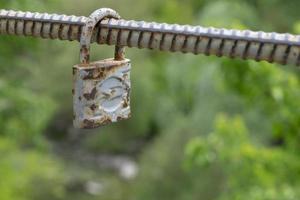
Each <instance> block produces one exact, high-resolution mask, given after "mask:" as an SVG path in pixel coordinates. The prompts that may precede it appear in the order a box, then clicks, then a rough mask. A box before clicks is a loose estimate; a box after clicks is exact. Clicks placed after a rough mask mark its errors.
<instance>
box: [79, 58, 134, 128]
mask: <svg viewBox="0 0 300 200" xmlns="http://www.w3.org/2000/svg"><path fill="white" fill-rule="evenodd" d="M130 68H131V63H130V60H128V59H125V60H122V61H116V60H114V59H106V60H102V61H98V62H94V63H90V64H89V66H86V64H79V65H76V66H74V68H73V74H74V113H75V116H74V125H75V126H76V127H80V128H96V127H99V126H102V125H105V124H108V123H112V122H117V121H120V120H123V119H128V118H129V117H130V106H129V105H130V87H131V86H130Z"/></svg>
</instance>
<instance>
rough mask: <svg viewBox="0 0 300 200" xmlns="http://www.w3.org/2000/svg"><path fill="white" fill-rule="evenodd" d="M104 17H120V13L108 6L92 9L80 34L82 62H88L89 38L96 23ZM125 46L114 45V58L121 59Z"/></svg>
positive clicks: (90, 38)
mask: <svg viewBox="0 0 300 200" xmlns="http://www.w3.org/2000/svg"><path fill="white" fill-rule="evenodd" d="M104 18H114V19H120V18H121V17H120V15H119V14H118V13H117V12H116V11H115V10H112V9H110V8H100V9H98V10H96V11H94V12H93V13H92V14H91V15H90V16H89V17H88V20H87V21H86V22H85V25H84V27H83V29H82V33H81V36H80V62H81V63H82V64H88V63H90V48H91V40H92V36H93V32H94V29H95V27H96V25H97V24H98V23H99V22H100V21H102V20H103V19H104ZM124 54H125V47H120V46H116V47H115V60H123V59H124Z"/></svg>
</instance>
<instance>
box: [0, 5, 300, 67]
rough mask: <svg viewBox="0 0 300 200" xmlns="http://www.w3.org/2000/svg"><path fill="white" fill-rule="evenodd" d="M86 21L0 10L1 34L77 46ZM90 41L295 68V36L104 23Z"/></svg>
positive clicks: (299, 42) (299, 50) (299, 39)
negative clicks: (53, 40) (70, 43)
mask: <svg viewBox="0 0 300 200" xmlns="http://www.w3.org/2000/svg"><path fill="white" fill-rule="evenodd" d="M86 20H87V17H83V16H81V17H77V16H67V15H58V14H47V13H31V12H21V11H12V10H0V34H8V35H18V36H33V37H41V38H46V39H60V40H69V41H73V40H77V41H79V38H80V34H81V30H82V27H83V26H84V24H85V22H86ZM93 42H97V43H99V44H108V45H116V44H117V45H120V46H128V47H137V48H148V49H158V50H162V51H171V52H183V53H194V54H205V55H216V56H219V57H220V56H226V57H230V58H241V59H253V60H256V61H262V60H265V61H268V62H271V63H273V62H275V63H279V64H284V65H285V64H291V65H296V66H299V65H300V36H299V35H291V34H288V33H285V34H279V33H265V32H262V31H259V32H254V31H249V30H243V31H241V30H232V29H218V28H212V27H209V28H205V27H201V26H190V25H178V24H166V23H156V22H150V23H149V22H144V21H133V20H130V21H127V20H116V19H105V20H103V21H102V22H101V23H100V24H99V26H97V28H96V30H95V31H94V36H93Z"/></svg>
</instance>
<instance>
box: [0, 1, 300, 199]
mask: <svg viewBox="0 0 300 200" xmlns="http://www.w3.org/2000/svg"><path fill="white" fill-rule="evenodd" d="M133 4H134V6H135V9H132V5H133ZM78 5H80V6H78ZM0 6H1V8H6V9H16V10H17V9H21V10H31V11H40V12H43V11H47V12H54V11H55V12H58V13H69V14H76V15H87V13H90V12H91V10H93V9H95V7H97V8H98V7H112V8H114V9H116V10H118V11H119V12H120V14H121V15H122V16H123V17H124V18H126V19H138V20H153V21H160V22H168V23H181V24H184V23H187V24H201V25H206V26H216V27H225V28H239V29H245V28H251V29H254V30H259V29H261V30H265V31H278V32H292V33H293V32H294V33H299V24H300V22H299V20H298V12H299V11H298V7H299V6H300V2H299V1H298V0H290V1H288V2H283V1H279V0H264V1H260V0H251V1H250V0H217V1H208V0H187V1H180V0H166V1H158V0H154V1H146V0H140V1H133V0H124V1H122V2H120V1H111V0H110V1H108V0H107V1H106V0H104V1H101V5H99V2H98V1H96V0H87V1H84V3H83V2H82V1H81V0H65V1H63V2H58V1H56V0H47V1H45V0H44V1H32V0H25V1H24V0H13V1H7V0H0ZM0 46H1V48H0V55H1V56H0V63H1V64H0V65H1V67H0V72H1V74H2V76H1V78H0V91H1V92H0V111H1V112H0V126H1V131H0V155H1V159H0V199H1V200H2V199H3V200H19V199H20V200H27V199H28V200H29V199H30V200H31V199H46V200H47V199H51V200H52V199H54V200H55V199H62V200H63V199H75V200H76V199H85V200H94V199H105V200H118V199H143V200H147V199H149V200H150V199H157V200H165V199H174V200H186V199H205V200H210V199H211V200H213V199H219V200H227V199H236V200H238V199H250V200H265V199H270V200H277V199H278V200H279V199H280V200H294V199H295V200H296V199H299V198H300V193H299V191H300V190H299V189H300V188H299V185H300V181H299V171H300V162H299V156H298V155H299V151H300V149H299V133H300V131H299V130H300V129H299V127H300V110H299V109H300V108H299V106H298V105H299V103H298V101H297V100H298V99H299V98H300V92H299V91H300V90H299V89H300V83H299V72H298V70H295V69H294V68H293V67H289V66H288V67H284V68H283V67H281V66H279V65H272V64H267V63H265V62H260V63H256V62H254V61H241V60H230V59H227V58H216V57H205V56H194V55H183V54H179V53H175V54H171V53H163V52H157V51H156V52H150V51H149V50H137V49H132V50H129V51H128V52H127V57H129V58H130V59H132V62H133V70H132V82H133V84H132V87H133V90H132V112H133V117H132V119H131V120H129V121H124V122H121V123H118V124H112V125H109V126H106V127H103V128H101V129H98V130H92V131H83V132H82V131H77V130H74V129H73V128H72V123H71V121H72V117H71V116H72V109H71V108H72V105H71V102H72V97H71V87H72V83H71V67H72V65H74V64H76V63H78V56H77V55H78V44H76V43H69V42H62V41H45V40H40V39H33V38H26V39H25V38H18V37H13V36H1V38H0ZM107 48H108V47H94V49H93V51H92V52H93V55H92V58H93V59H94V60H99V59H102V58H107V57H111V55H112V48H110V49H111V51H107ZM99 52H101V53H99ZM101 155H111V156H112V157H113V156H115V155H121V156H123V155H126V156H129V157H131V158H133V159H135V160H136V161H137V163H138V167H139V173H138V176H137V177H136V178H134V179H132V180H124V179H122V178H120V177H119V176H118V175H117V173H115V171H114V170H111V169H105V168H104V169H103V168H101V167H99V166H98V160H97V158H98V156H101ZM94 160H95V161H94ZM91 182H92V183H94V182H97V183H98V182H99V183H101V184H92V185H93V186H94V187H96V189H97V188H98V190H99V191H100V192H99V191H96V193H95V192H94V191H90V192H87V186H86V185H88V184H87V183H91ZM99 188H100V189H99ZM97 192H99V194H98V193H97Z"/></svg>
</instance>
